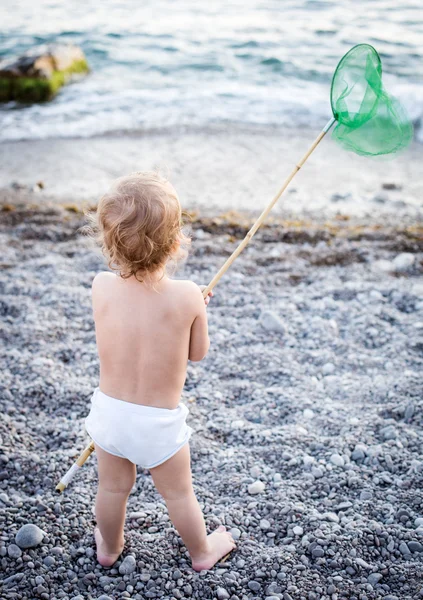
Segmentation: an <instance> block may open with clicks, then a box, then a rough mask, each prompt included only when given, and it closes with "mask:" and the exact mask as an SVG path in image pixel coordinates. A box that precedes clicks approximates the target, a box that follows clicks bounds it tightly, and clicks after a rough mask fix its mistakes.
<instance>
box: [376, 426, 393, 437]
mask: <svg viewBox="0 0 423 600" xmlns="http://www.w3.org/2000/svg"><path fill="white" fill-rule="evenodd" d="M379 433H380V435H381V436H382V438H383V439H384V440H394V439H395V438H396V437H397V431H396V429H395V427H394V426H393V425H388V426H387V427H383V428H382V429H381V430H380V432H379Z"/></svg>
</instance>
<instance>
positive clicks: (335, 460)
mask: <svg viewBox="0 0 423 600" xmlns="http://www.w3.org/2000/svg"><path fill="white" fill-rule="evenodd" d="M330 462H331V463H332V464H333V465H335V466H336V467H343V466H344V465H345V461H344V459H343V458H342V456H341V455H340V454H332V455H331V457H330Z"/></svg>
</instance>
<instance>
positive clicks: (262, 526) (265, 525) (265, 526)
mask: <svg viewBox="0 0 423 600" xmlns="http://www.w3.org/2000/svg"><path fill="white" fill-rule="evenodd" d="M260 529H262V530H263V531H267V530H268V529H270V523H269V521H268V520H267V519H262V520H261V521H260Z"/></svg>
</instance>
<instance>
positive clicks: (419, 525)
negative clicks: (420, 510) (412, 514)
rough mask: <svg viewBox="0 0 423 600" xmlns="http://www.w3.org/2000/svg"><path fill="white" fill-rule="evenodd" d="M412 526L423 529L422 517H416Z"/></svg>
mask: <svg viewBox="0 0 423 600" xmlns="http://www.w3.org/2000/svg"><path fill="white" fill-rule="evenodd" d="M414 525H415V526H416V527H423V517H417V519H416V520H415V521H414Z"/></svg>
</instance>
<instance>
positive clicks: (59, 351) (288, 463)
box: [0, 191, 423, 600]
mask: <svg viewBox="0 0 423 600" xmlns="http://www.w3.org/2000/svg"><path fill="white" fill-rule="evenodd" d="M84 223H85V219H84V215H83V213H82V212H81V210H80V209H79V208H78V207H77V206H75V205H62V204H61V203H60V202H58V201H56V202H53V201H51V202H50V201H49V202H48V201H43V202H40V196H39V194H38V195H37V194H35V193H32V192H25V193H24V192H20V191H15V192H12V191H8V192H7V194H5V193H3V195H2V197H1V211H0V247H1V259H0V269H1V271H0V313H1V325H0V327H1V329H0V336H1V345H0V353H1V364H2V374H1V379H0V408H1V413H2V418H1V420H0V427H1V430H0V448H1V450H0V564H1V575H0V578H1V581H0V597H1V598H2V599H5V600H6V599H7V600H8V599H16V600H33V599H42V600H55V599H63V600H86V599H88V600H115V599H120V598H128V599H133V600H144V599H145V598H160V599H162V600H174V599H177V600H179V599H185V598H187V599H189V598H195V599H200V598H202V599H205V600H208V599H215V598H216V599H217V600H341V599H342V598H345V599H349V600H376V599H378V600H379V599H380V600H382V599H383V600H414V599H417V598H423V492H422V483H423V441H422V425H423V417H422V408H423V398H422V386H421V374H422V365H423V277H422V275H423V230H422V227H421V225H419V221H418V220H416V218H415V215H414V214H413V215H412V216H407V215H406V214H404V215H402V217H401V218H398V215H396V214H395V212H392V213H391V214H382V213H381V212H379V213H378V214H374V215H373V218H370V217H369V215H366V216H365V217H360V216H353V217H351V216H347V215H345V214H344V215H342V214H333V215H332V216H331V217H330V218H326V217H325V216H324V215H322V218H321V219H320V220H319V219H313V220H309V219H307V218H306V217H301V216H298V215H293V216H291V217H290V216H289V215H284V218H282V217H281V216H279V215H278V217H274V218H273V219H270V220H269V222H268V225H267V226H266V227H264V228H263V229H262V230H260V231H259V233H258V234H257V236H256V238H255V239H254V242H253V243H252V244H251V245H250V246H249V247H248V249H247V250H246V251H245V252H244V253H243V254H242V255H241V257H240V258H239V259H238V260H237V262H236V264H235V266H234V267H233V268H232V269H231V270H230V271H229V272H228V273H227V275H226V276H225V278H224V279H222V281H221V282H220V283H219V285H218V286H217V288H216V290H215V296H214V297H213V299H212V301H211V303H210V305H209V308H208V314H209V324H210V337H211V349H210V352H209V354H208V356H207V358H206V359H205V360H204V361H202V362H201V363H196V364H194V363H192V364H189V366H188V374H187V380H186V384H185V388H184V393H183V397H182V402H184V403H185V404H186V405H187V406H188V408H189V410H190V416H189V418H188V423H189V425H190V426H191V427H192V428H193V429H194V432H195V433H194V435H193V437H192V440H191V452H192V469H193V476H194V484H195V490H196V493H197V496H198V499H199V501H200V503H201V506H202V508H203V511H204V514H205V518H206V523H207V528H208V530H209V531H212V530H214V529H215V528H216V527H217V526H218V525H220V524H223V525H225V526H226V527H227V528H228V529H230V530H231V532H232V535H233V537H234V538H235V539H236V540H237V549H236V550H235V551H234V552H233V553H232V554H231V555H230V556H229V557H228V558H227V559H226V560H225V561H224V562H221V563H219V564H218V565H216V567H215V568H214V569H213V570H211V571H209V572H201V573H196V572H194V571H193V570H192V569H191V566H190V561H189V557H188V554H187V552H186V549H185V548H184V546H183V545H182V542H181V540H180V538H179V537H178V535H177V533H176V532H175V530H174V529H173V527H172V525H171V523H170V521H169V518H168V514H167V510H166V507H165V505H164V503H163V501H162V499H161V498H160V496H159V495H158V494H157V492H156V491H155V489H154V487H153V484H152V480H151V477H150V476H149V474H148V472H147V471H143V470H142V469H139V470H138V475H137V481H136V485H135V486H134V488H133V490H132V493H131V495H130V497H129V501H128V512H127V522H126V545H125V549H124V552H123V554H122V556H121V558H120V559H119V560H118V562H117V563H116V564H115V565H114V566H113V568H111V569H105V568H102V567H100V565H99V564H98V563H97V562H96V559H95V546H94V538H93V528H94V524H95V518H94V514H93V505H94V497H95V492H96V482H97V480H96V458H95V454H94V455H93V456H92V457H91V458H90V459H89V460H88V461H87V463H86V464H85V466H84V467H83V468H82V469H81V470H80V472H79V473H78V474H77V476H76V477H75V479H74V480H73V481H72V483H71V484H70V485H69V487H68V488H67V489H66V490H65V492H64V493H63V494H62V495H60V496H59V495H57V494H56V493H55V489H54V488H55V485H56V484H57V482H58V481H59V479H60V477H61V476H62V475H63V474H64V472H65V471H66V470H67V469H68V468H69V467H70V466H71V464H72V463H73V461H74V459H75V457H76V456H77V455H78V454H79V453H80V452H81V451H82V449H83V448H84V447H85V445H86V444H87V443H88V441H89V440H88V436H87V434H86V432H85V430H84V418H85V416H86V414H87V413H88V410H89V402H90V398H91V394H92V392H93V389H94V388H95V387H96V385H97V384H98V375H99V371H98V358H97V354H96V346H95V334H94V327H93V319H92V314H91V304H90V287H91V282H92V279H93V277H94V275H95V274H96V273H97V272H98V271H100V270H104V268H105V265H104V261H103V258H102V256H101V254H100V253H99V251H98V250H97V249H96V248H94V246H93V244H92V242H91V240H90V239H89V238H87V237H86V236H85V235H83V229H82V230H81V228H83V226H84ZM250 225H251V216H250V215H248V214H235V213H229V214H226V215H221V216H219V215H217V214H216V215H215V216H204V217H203V216H201V215H194V217H193V220H192V224H191V235H192V239H193V247H192V251H191V254H190V256H189V258H188V260H187V262H186V263H185V264H184V265H183V266H182V267H181V268H180V269H179V270H178V272H177V273H176V275H175V276H177V277H181V278H190V279H193V280H194V281H196V282H197V283H199V284H206V283H207V282H208V281H209V280H210V279H211V277H212V276H213V275H214V273H215V272H216V271H217V269H218V268H219V267H220V266H221V264H222V263H223V262H224V260H225V259H226V257H227V256H228V255H229V254H230V253H231V252H232V251H233V249H234V248H235V245H236V243H237V241H238V240H239V239H240V238H242V237H243V236H244V235H245V233H246V231H247V230H248V228H249V226H250Z"/></svg>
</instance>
